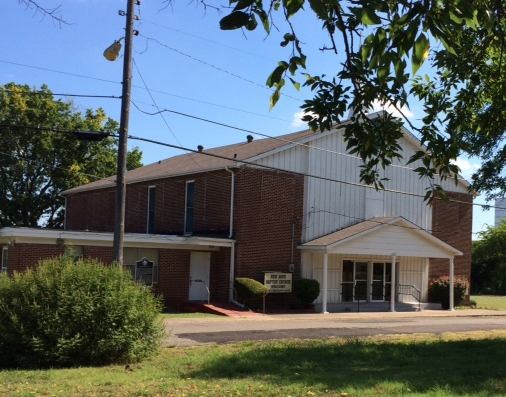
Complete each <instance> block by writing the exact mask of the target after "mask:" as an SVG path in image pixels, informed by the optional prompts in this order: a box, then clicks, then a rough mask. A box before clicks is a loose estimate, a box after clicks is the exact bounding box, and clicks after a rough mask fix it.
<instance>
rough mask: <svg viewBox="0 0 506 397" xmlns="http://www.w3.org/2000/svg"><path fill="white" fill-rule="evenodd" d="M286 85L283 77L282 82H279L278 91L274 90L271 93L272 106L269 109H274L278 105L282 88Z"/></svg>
mask: <svg viewBox="0 0 506 397" xmlns="http://www.w3.org/2000/svg"><path fill="white" fill-rule="evenodd" d="M284 85H285V80H283V79H281V80H280V82H279V83H278V84H277V87H276V91H274V92H273V93H272V95H271V106H270V109H269V110H272V109H273V108H274V106H276V103H278V101H279V97H280V95H281V88H282V87H283V86H284Z"/></svg>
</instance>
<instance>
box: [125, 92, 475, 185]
mask: <svg viewBox="0 0 506 397" xmlns="http://www.w3.org/2000/svg"><path fill="white" fill-rule="evenodd" d="M132 103H133V104H134V106H135V107H136V108H137V109H138V110H139V111H140V112H142V113H145V114H147V115H149V116H156V115H157V114H161V113H163V112H168V113H174V114H177V115H180V116H184V117H188V118H192V119H195V120H200V121H203V122H206V123H210V124H215V125H219V126H221V127H226V128H230V129H233V130H237V131H243V132H247V133H249V134H255V135H259V136H263V137H265V138H271V139H275V140H277V141H281V142H286V143H290V144H293V145H297V146H302V147H306V148H309V149H312V150H318V151H321V152H326V153H332V154H337V155H339V156H344V157H349V158H352V159H355V160H360V161H362V159H361V158H360V157H358V156H353V155H351V154H348V153H341V152H336V151H334V150H330V149H324V148H319V147H315V146H307V145H305V144H303V143H300V142H297V141H292V140H290V139H286V138H281V137H276V136H271V135H267V134H263V133H261V132H256V131H252V130H247V129H245V128H241V127H235V126H232V125H229V124H225V123H220V122H218V121H213V120H209V119H205V118H202V117H198V116H193V115H190V114H187V113H182V112H178V111H175V110H171V109H162V110H160V109H158V111H157V112H156V113H149V112H146V111H144V110H142V109H140V108H139V106H137V104H135V103H134V102H133V101H132ZM388 167H393V168H402V169H407V170H411V171H415V168H412V167H408V166H404V165H396V164H389V165H388ZM458 179H459V180H465V179H464V178H458Z"/></svg>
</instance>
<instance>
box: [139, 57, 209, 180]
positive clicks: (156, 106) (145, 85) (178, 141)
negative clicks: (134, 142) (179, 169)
mask: <svg viewBox="0 0 506 397" xmlns="http://www.w3.org/2000/svg"><path fill="white" fill-rule="evenodd" d="M133 63H134V66H135V69H136V70H137V73H138V74H139V76H140V78H141V80H142V83H143V84H144V87H145V88H146V90H147V91H148V94H149V96H150V98H151V101H152V102H153V105H154V106H155V108H156V109H157V110H158V114H159V115H160V116H161V117H162V120H163V122H164V123H165V125H166V126H167V128H168V130H169V131H170V133H171V134H172V136H173V137H174V139H175V140H176V142H177V143H179V145H181V146H182V143H181V141H180V140H179V139H178V138H177V136H176V134H175V133H174V131H172V128H170V126H169V123H168V122H167V120H166V119H165V117H164V116H163V112H160V108H159V107H158V105H157V104H156V101H155V98H154V97H153V95H151V91H150V90H149V88H148V86H147V84H146V81H145V80H144V77H142V74H141V71H140V70H139V67H138V66H137V62H135V59H133ZM131 102H132V103H133V104H134V105H135V103H134V102H133V101H131ZM135 107H136V108H137V109H139V108H138V106H137V105H135ZM190 158H191V160H192V161H193V162H194V163H195V165H196V166H197V167H199V168H200V169H202V166H201V165H200V164H199V163H198V162H197V160H195V159H194V158H193V157H191V156H190ZM211 175H213V176H215V175H214V174H211ZM216 176H217V175H216Z"/></svg>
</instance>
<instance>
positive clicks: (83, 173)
mask: <svg viewBox="0 0 506 397" xmlns="http://www.w3.org/2000/svg"><path fill="white" fill-rule="evenodd" d="M0 154H3V155H5V156H9V157H12V158H15V159H18V160H25V161H27V162H30V163H34V164H40V165H43V166H46V167H52V168H58V169H60V170H64V171H70V170H69V169H68V168H65V167H59V166H57V165H54V164H48V163H44V162H42V161H40V160H33V159H29V158H27V157H23V156H19V155H14V154H12V153H5V152H0ZM72 172H75V173H77V174H80V175H84V176H88V177H91V178H96V179H97V180H99V179H106V180H108V181H109V182H116V180H115V179H107V178H104V177H103V176H99V175H94V174H88V173H86V172H82V171H72Z"/></svg>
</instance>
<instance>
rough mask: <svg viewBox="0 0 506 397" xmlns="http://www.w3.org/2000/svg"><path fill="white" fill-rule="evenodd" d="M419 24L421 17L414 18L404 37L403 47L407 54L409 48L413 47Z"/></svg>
mask: <svg viewBox="0 0 506 397" xmlns="http://www.w3.org/2000/svg"><path fill="white" fill-rule="evenodd" d="M419 25H420V19H418V18H417V19H415V20H413V21H412V22H411V23H410V24H409V26H408V28H407V29H406V36H405V37H404V40H403V42H402V49H403V50H404V53H405V54H407V53H408V52H409V50H411V48H412V47H413V44H414V42H415V38H416V33H417V32H418V27H419Z"/></svg>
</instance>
